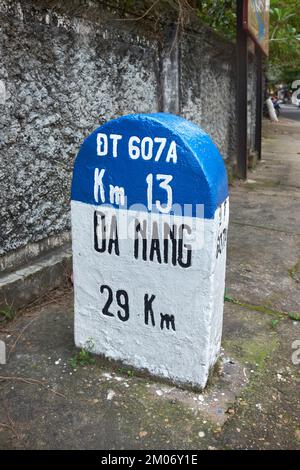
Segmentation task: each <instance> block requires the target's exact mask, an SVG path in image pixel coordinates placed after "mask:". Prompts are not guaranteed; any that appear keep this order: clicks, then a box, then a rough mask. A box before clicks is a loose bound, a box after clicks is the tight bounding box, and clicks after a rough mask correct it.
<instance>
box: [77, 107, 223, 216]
mask: <svg viewBox="0 0 300 470" xmlns="http://www.w3.org/2000/svg"><path fill="white" fill-rule="evenodd" d="M149 175H150V176H149ZM151 175H152V176H151ZM117 192H118V193H119V196H122V195H124V196H126V208H127V209H130V208H132V206H133V205H137V204H138V205H141V206H142V207H144V208H145V209H144V210H145V211H147V210H150V207H153V210H156V211H157V212H162V211H160V210H158V209H157V204H156V202H157V201H158V204H159V206H160V208H161V207H162V208H165V209H163V210H165V212H168V209H169V206H168V205H169V204H173V205H175V209H174V211H175V213H176V212H178V208H179V209H181V211H182V214H186V213H187V210H185V212H183V210H184V206H185V207H189V208H190V209H188V210H189V211H190V213H189V215H192V216H193V217H201V218H202V217H203V216H204V218H206V219H211V218H213V217H214V213H215V210H216V209H217V208H218V206H219V205H220V204H221V203H222V202H223V201H224V200H225V199H226V198H227V196H228V181H227V172H226V169H225V165H224V162H223V159H222V157H221V155H220V153H219V151H218V149H217V147H216V146H215V144H214V143H213V142H212V140H211V138H210V137H209V136H208V134H206V133H205V132H204V131H203V130H202V129H200V128H199V127H198V126H196V125H195V124H193V123H191V122H189V121H187V120H185V119H183V118H182V117H179V116H175V115H172V114H166V113H156V114H131V115H128V116H122V117H120V118H118V119H114V120H112V121H109V122H107V123H106V124H104V125H103V126H101V127H99V128H98V129H96V130H95V131H94V132H93V133H92V134H91V135H89V136H88V137H87V138H86V139H85V141H84V142H83V144H82V146H81V149H80V151H79V153H78V155H77V158H76V161H75V166H74V173H73V182H72V196H71V198H72V200H74V201H81V202H84V203H86V204H93V205H100V204H111V205H113V206H114V207H116V208H125V206H124V198H122V197H119V198H117V197H115V196H116V193H117ZM149 204H150V205H149ZM151 204H152V206H151ZM201 205H203V206H204V211H202V213H201V210H200V211H199V210H198V209H197V207H198V208H199V206H201ZM176 208H177V209H176ZM171 213H172V210H171Z"/></svg>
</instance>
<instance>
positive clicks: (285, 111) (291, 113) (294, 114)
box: [279, 104, 300, 122]
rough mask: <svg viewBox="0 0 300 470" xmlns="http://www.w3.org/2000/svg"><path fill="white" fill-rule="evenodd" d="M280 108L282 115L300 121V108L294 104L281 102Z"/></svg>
mask: <svg viewBox="0 0 300 470" xmlns="http://www.w3.org/2000/svg"><path fill="white" fill-rule="evenodd" d="M280 108H281V109H280V116H283V117H285V118H287V119H292V120H293V121H299V122H300V108H298V107H297V106H295V105H293V104H281V105H280ZM279 119H280V117H279Z"/></svg>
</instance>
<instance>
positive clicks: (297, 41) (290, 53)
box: [269, 0, 300, 81]
mask: <svg viewBox="0 0 300 470" xmlns="http://www.w3.org/2000/svg"><path fill="white" fill-rule="evenodd" d="M269 60H270V66H271V67H270V76H269V79H270V80H271V81H275V80H276V79H277V80H278V79H281V80H283V81H287V79H288V80H289V79H291V80H294V79H296V78H300V76H299V77H298V76H296V75H297V72H298V75H299V74H300V5H299V1H298V0H271V11H270V58H269ZM293 71H294V72H295V75H293ZM287 75H288V76H287Z"/></svg>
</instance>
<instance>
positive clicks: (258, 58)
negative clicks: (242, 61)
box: [255, 46, 263, 160]
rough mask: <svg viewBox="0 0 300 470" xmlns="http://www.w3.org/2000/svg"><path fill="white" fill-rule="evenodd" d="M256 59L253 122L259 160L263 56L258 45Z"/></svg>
mask: <svg viewBox="0 0 300 470" xmlns="http://www.w3.org/2000/svg"><path fill="white" fill-rule="evenodd" d="M255 51H256V61H257V76H256V124H255V150H256V151H257V156H258V159H259V160H261V127H262V108H263V96H262V95H263V89H262V80H263V73H262V66H263V58H262V51H261V49H260V47H258V46H256V47H255Z"/></svg>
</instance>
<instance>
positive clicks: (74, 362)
mask: <svg viewBox="0 0 300 470" xmlns="http://www.w3.org/2000/svg"><path fill="white" fill-rule="evenodd" d="M93 349H94V343H93V341H92V340H91V339H89V340H88V341H87V342H86V344H85V347H84V348H81V349H80V351H79V352H78V353H76V354H75V356H73V357H72V358H71V359H70V366H71V367H72V369H76V367H78V366H88V365H90V364H95V359H94V358H93V357H92V354H91V353H92V351H93Z"/></svg>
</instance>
